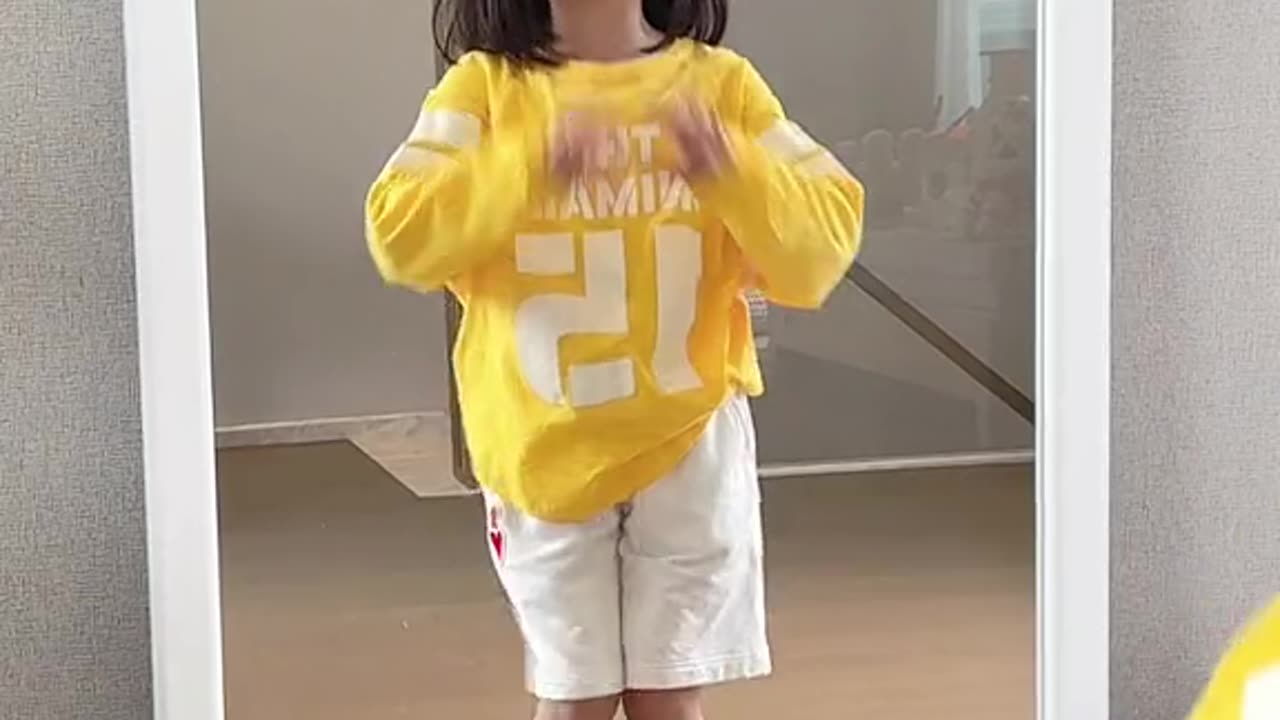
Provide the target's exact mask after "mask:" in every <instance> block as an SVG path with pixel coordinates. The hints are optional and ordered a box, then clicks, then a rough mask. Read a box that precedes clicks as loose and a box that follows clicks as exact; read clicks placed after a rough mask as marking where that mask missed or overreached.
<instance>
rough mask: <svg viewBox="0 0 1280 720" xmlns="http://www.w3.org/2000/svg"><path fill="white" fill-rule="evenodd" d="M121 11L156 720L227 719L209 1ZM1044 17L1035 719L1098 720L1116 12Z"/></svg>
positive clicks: (159, 0)
mask: <svg viewBox="0 0 1280 720" xmlns="http://www.w3.org/2000/svg"><path fill="white" fill-rule="evenodd" d="M943 1H944V2H945V1H946V0H943ZM123 2H124V24H125V28H124V31H125V40H126V43H125V44H126V56H127V73H128V95H129V128H130V140H131V149H132V158H133V171H132V179H133V213H134V214H133V221H134V234H135V252H136V272H137V293H138V295H137V298H138V336H139V341H138V342H139V348H140V356H141V359H140V365H141V374H142V418H143V434H144V443H145V467H146V488H147V492H146V502H147V530H148V548H149V569H150V599H151V630H152V634H151V637H152V659H153V673H154V692H155V717H156V718H157V719H158V720H223V718H224V709H223V678H222V653H221V647H222V642H221V634H222V628H221V609H220V588H219V580H218V537H217V505H216V493H215V488H214V460H213V459H214V455H213V442H214V440H213V414H212V405H213V403H212V394H211V368H210V365H211V363H210V340H209V314H208V312H209V311H208V296H207V288H208V278H207V271H206V263H205V224H204V190H203V186H204V183H203V166H202V160H201V147H202V142H201V130H200V94H199V72H198V67H197V52H196V13H195V5H194V2H195V0H123ZM1040 4H1041V7H1040V20H1041V22H1040V27H1041V28H1042V31H1041V42H1040V51H1039V52H1040V60H1041V63H1040V98H1041V99H1040V113H1039V117H1040V118H1041V130H1040V133H1039V151H1040V158H1041V162H1040V163H1039V167H1040V183H1039V185H1040V187H1039V197H1040V253H1039V254H1040V263H1039V271H1038V280H1039V283H1038V290H1037V292H1038V303H1037V304H1038V310H1039V314H1038V318H1039V331H1038V343H1037V345H1038V347H1037V357H1038V361H1037V362H1038V365H1037V367H1038V380H1037V391H1038V392H1037V400H1038V402H1037V406H1038V413H1039V417H1038V423H1037V427H1038V430H1037V449H1038V452H1039V463H1038V473H1037V484H1038V492H1037V498H1038V502H1037V505H1038V508H1039V510H1038V515H1039V517H1038V520H1039V522H1038V560H1039V583H1038V601H1039V612H1038V619H1039V620H1038V624H1037V626H1038V627H1037V629H1038V643H1037V644H1038V653H1037V656H1038V661H1039V668H1038V673H1037V677H1038V683H1037V684H1038V691H1039V693H1038V695H1039V702H1038V705H1039V713H1038V717H1039V718H1040V720H1077V719H1078V718H1097V719H1102V718H1106V717H1107V715H1108V616H1109V605H1108V603H1109V599H1108V595H1109V594H1108V576H1109V572H1108V569H1109V558H1108V550H1109V524H1108V514H1109V506H1108V503H1109V497H1108V488H1109V478H1108V451H1109V442H1110V431H1109V424H1108V420H1109V411H1110V374H1109V366H1110V342H1109V332H1108V328H1109V327H1110V297H1111V286H1110V282H1111V280H1110V256H1111V162H1110V159H1111V12H1112V9H1111V0H1040Z"/></svg>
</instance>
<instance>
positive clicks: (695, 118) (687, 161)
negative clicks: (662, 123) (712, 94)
mask: <svg viewBox="0 0 1280 720" xmlns="http://www.w3.org/2000/svg"><path fill="white" fill-rule="evenodd" d="M666 126H667V128H666V129H667V132H668V133H669V134H670V135H671V137H672V138H673V139H674V140H675V144H676V151H677V153H678V156H679V163H680V170H681V172H682V173H683V174H684V176H685V177H686V178H688V179H689V180H690V181H691V182H703V181H706V180H714V179H716V178H718V177H720V176H721V175H723V174H725V173H726V172H728V171H729V170H730V167H731V165H732V164H733V154H732V153H731V152H730V151H729V139H728V137H727V136H726V135H725V132H724V126H723V125H721V123H720V118H718V117H716V116H715V115H714V114H713V113H711V112H710V111H708V110H707V108H706V107H705V106H703V105H701V104H698V103H696V102H689V101H686V102H682V103H680V104H679V105H677V106H676V107H675V109H674V110H673V111H672V112H671V114H670V115H669V116H668V117H667V121H666Z"/></svg>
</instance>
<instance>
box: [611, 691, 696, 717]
mask: <svg viewBox="0 0 1280 720" xmlns="http://www.w3.org/2000/svg"><path fill="white" fill-rule="evenodd" d="M622 706H623V707H624V708H625V709H626V713H627V720H703V718H702V690H700V689H698V688H691V689H687V690H632V691H628V692H627V694H626V695H623V696H622Z"/></svg>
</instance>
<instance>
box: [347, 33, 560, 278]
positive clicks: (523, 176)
mask: <svg viewBox="0 0 1280 720" xmlns="http://www.w3.org/2000/svg"><path fill="white" fill-rule="evenodd" d="M485 63H486V60H485V59H483V58H481V57H478V56H471V57H468V58H463V60H462V61H460V62H459V63H458V64H457V65H456V66H455V67H454V68H452V69H451V70H450V71H449V72H448V73H447V74H446V75H445V77H444V79H443V80H442V81H441V83H440V85H439V86H438V87H437V88H436V89H435V90H433V91H432V92H431V94H430V95H428V97H427V99H426V102H425V103H424V104H423V108H422V113H421V115H419V117H418V122H417V124H416V125H415V126H414V129H413V132H412V133H411V134H410V136H409V138H408V140H406V141H405V142H404V144H403V145H401V146H400V147H399V149H397V150H396V151H395V153H394V154H393V155H392V156H391V160H390V161H388V163H387V165H386V167H385V168H383V170H382V172H381V174H379V176H378V179H377V180H376V181H375V182H374V183H373V187H372V188H371V189H370V190H369V195H368V200H367V202H366V204H365V222H366V228H367V230H366V235H367V240H368V244H369V251H370V253H371V254H372V255H373V260H374V263H375V264H376V265H377V267H378V270H379V272H381V274H382V276H383V278H385V279H386V280H387V281H388V282H391V283H395V284H397V285H405V286H408V287H412V288H415V289H419V290H436V289H439V288H441V287H443V286H444V285H445V284H446V283H450V282H455V281H457V279H458V278H459V276H461V275H464V274H465V273H467V272H468V271H470V270H472V269H474V268H475V267H477V266H478V265H480V264H482V263H484V262H485V261H487V260H489V259H490V258H491V257H493V256H494V255H495V254H496V253H497V252H498V251H499V250H500V249H501V248H502V247H503V245H504V244H506V243H509V242H511V239H512V233H513V232H514V229H515V227H516V225H517V224H518V223H519V221H520V220H521V219H522V217H523V216H524V214H525V212H526V211H527V209H528V208H529V207H530V206H531V202H530V199H529V198H530V194H531V188H532V182H531V179H532V178H533V177H535V174H536V173H539V172H541V166H542V164H543V160H542V158H543V151H542V148H541V146H539V145H538V143H537V142H536V140H532V138H533V137H534V134H532V133H531V134H528V135H527V136H526V135H525V134H522V133H519V132H517V131H508V132H506V133H495V132H494V131H493V128H492V125H491V123H490V122H489V117H488V115H489V113H488V105H489V102H488V83H489V77H488V75H489V74H488V72H487V69H486V67H485Z"/></svg>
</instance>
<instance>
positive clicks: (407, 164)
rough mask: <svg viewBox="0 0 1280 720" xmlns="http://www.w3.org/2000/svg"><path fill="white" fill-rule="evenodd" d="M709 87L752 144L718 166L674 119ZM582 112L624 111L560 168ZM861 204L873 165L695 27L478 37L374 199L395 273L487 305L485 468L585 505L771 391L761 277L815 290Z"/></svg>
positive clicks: (481, 320)
mask: <svg viewBox="0 0 1280 720" xmlns="http://www.w3.org/2000/svg"><path fill="white" fill-rule="evenodd" d="M688 99H692V100H695V101H697V102H701V103H702V104H703V105H704V106H706V107H707V108H709V109H710V110H712V111H713V112H714V113H715V114H716V115H717V116H718V117H719V118H720V120H721V121H722V123H723V124H724V127H725V131H726V135H727V136H728V141H729V145H730V149H731V151H732V154H733V156H734V163H733V169H732V170H731V171H730V172H728V173H727V174H725V175H724V176H723V177H719V178H717V179H715V180H711V181H708V182H706V183H702V184H696V185H691V184H690V183H689V182H687V181H686V180H685V179H684V178H683V177H681V176H680V174H679V173H678V172H676V170H675V168H676V167H677V162H676V149H675V147H674V145H673V141H672V140H671V139H670V138H668V137H667V135H666V133H665V131H664V123H663V120H664V118H665V117H666V113H667V110H668V109H669V107H670V106H671V105H670V104H671V103H673V102H676V101H683V100H688ZM571 112H583V113H590V114H591V115H592V116H593V117H594V118H595V119H596V120H597V121H598V122H599V121H603V123H604V125H605V127H606V128H607V138H608V142H607V147H605V148H603V150H604V151H603V152H601V153H599V157H597V158H595V161H596V162H595V165H594V166H593V167H594V169H595V172H593V173H591V175H590V177H589V179H582V180H577V181H574V182H573V183H571V184H570V185H569V186H568V187H558V186H557V185H556V184H555V183H552V182H551V181H550V180H549V179H548V178H549V175H548V167H547V166H548V161H547V154H548V145H549V137H550V135H551V131H552V129H553V127H554V126H555V124H556V122H557V121H558V120H559V119H560V118H562V117H563V116H564V115H565V114H567V113H571ZM862 212H863V191H862V187H861V186H860V185H859V184H858V182H857V181H856V180H854V179H853V177H852V176H850V175H849V173H848V172H846V171H845V169H844V168H843V167H841V166H840V164H839V162H838V161H836V160H835V159H834V157H833V156H832V155H831V154H830V153H828V152H827V151H826V150H824V149H823V148H822V147H820V146H819V145H818V144H816V143H815V142H814V141H813V140H811V139H810V138H809V136H808V135H806V134H805V133H804V132H803V131H802V130H801V129H800V128H799V127H798V126H796V125H794V124H792V123H790V122H788V121H787V120H786V118H785V117H784V115H783V111H782V107H781V105H780V104H779V102H778V101H777V99H776V98H775V97H774V95H773V94H772V92H770V90H769V89H768V87H767V86H766V85H765V83H764V81H763V80H762V79H761V78H760V76H759V75H758V74H757V73H756V72H755V70H754V69H753V68H752V67H751V66H750V65H749V63H748V62H747V61H746V60H744V59H743V58H741V57H739V56H737V55H735V54H733V53H732V52H730V51H727V50H722V49H713V48H709V47H706V46H704V45H701V44H698V43H694V42H691V41H684V42H679V43H676V44H675V45H673V46H671V47H669V48H667V49H666V50H664V51H661V52H659V53H655V54H653V55H651V56H648V57H645V58H642V59H639V60H635V61H631V62H624V63H617V64H594V63H579V62H571V63H568V64H565V65H562V66H560V67H556V68H542V67H529V68H525V67H518V66H516V65H513V64H512V63H509V62H507V61H505V60H503V59H501V58H498V57H495V56H492V55H488V54H481V53H472V54H470V55H468V56H466V57H464V58H463V59H462V60H461V61H460V62H459V63H458V64H457V65H456V66H454V67H453V68H452V69H451V70H450V71H449V73H448V74H447V75H446V76H445V78H444V79H443V80H442V81H441V83H440V85H439V86H438V87H437V88H436V89H435V90H434V91H432V92H431V93H430V94H429V95H428V96H427V99H426V102H425V103H424V105H423V108H422V112H421V114H420V116H419V118H418V121H417V125H416V126H415V127H414V129H413V132H412V134H411V135H410V137H409V139H408V140H407V141H406V142H405V144H404V145H402V146H401V147H400V149H399V150H397V151H396V153H395V155H394V156H393V157H392V158H391V161H390V162H389V163H388V164H387V166H386V168H385V169H384V170H383V171H382V173H381V175H380V176H379V177H378V179H377V181H376V182H375V183H374V185H373V188H372V190H371V191H370V193H369V197H368V204H367V218H366V219H367V224H368V242H369V248H370V251H371V253H372V255H373V258H374V260H375V262H376V264H377V266H378V268H379V270H380V271H381V273H382V275H383V277H385V278H386V279H387V280H388V281H389V282H392V283H396V284H400V285H405V286H409V287H412V288H416V289H419V290H435V289H439V288H441V287H448V288H449V289H450V290H452V291H453V292H454V293H455V294H456V295H457V296H458V298H459V299H460V300H461V302H462V303H463V305H464V307H465V308H466V310H465V313H464V317H463V321H462V325H461V329H460V333H459V337H458V342H457V346H456V347H455V348H454V361H455V368H456V371H457V379H458V385H459V395H460V400H461V405H462V415H463V421H464V427H465V430H466V434H467V437H468V440H469V445H470V450H471V454H472V460H473V465H474V468H475V471H476V475H477V477H478V479H479V481H480V482H481V483H482V484H483V485H484V486H485V487H486V488H488V489H489V490H491V491H492V492H494V493H495V494H497V495H498V496H500V497H501V498H503V499H504V500H505V501H507V502H508V503H511V504H512V505H515V506H516V507H518V508H520V509H521V510H523V511H525V512H526V513H528V514H530V515H533V516H535V517H539V518H542V519H544V520H549V521H564V522H573V521H581V520H585V519H588V518H590V517H592V516H594V515H596V514H597V513H599V512H601V511H603V510H605V509H607V508H609V507H612V506H614V505H616V504H618V503H620V502H624V501H625V500H627V499H628V498H630V497H632V496H633V495H634V494H635V493H636V492H638V491H639V490H641V489H643V488H644V487H646V486H647V485H649V484H650V483H652V482H654V481H656V480H657V479H659V478H661V477H662V476H664V475H665V474H667V473H668V472H669V471H670V470H672V469H673V468H674V467H675V466H676V465H677V464H678V463H679V461H680V460H681V458H683V456H684V455H685V454H686V453H687V452H688V451H689V450H690V448H691V447H692V446H693V445H694V444H695V443H696V441H697V440H698V438H699V437H700V436H701V434H702V432H703V429H704V427H705V426H706V424H707V421H708V419H709V418H710V417H711V415H712V413H713V412H714V411H715V410H716V409H717V408H718V407H719V406H720V405H721V404H722V403H723V402H724V401H725V400H726V399H727V398H729V397H730V396H732V395H734V394H735V393H743V392H745V393H748V394H752V395H756V394H759V393H760V392H761V391H762V389H763V388H762V382H761V377H760V371H759V369H758V366H757V362H756V357H755V349H754V347H753V344H752V338H751V327H750V319H749V314H748V313H749V311H748V307H747V303H746V300H745V299H744V297H743V292H744V289H745V286H746V285H747V284H748V282H755V283H758V284H759V286H760V287H761V288H762V289H763V290H764V291H765V292H766V294H767V295H768V297H769V298H770V299H771V300H773V301H774V302H777V303H780V304H783V305H789V306H795V307H804V308H813V307H817V306H818V305H820V304H821V303H822V302H823V300H824V299H825V298H826V296H827V295H828V294H829V293H830V291H831V290H832V289H833V288H834V286H835V285H836V283H837V282H838V281H839V279H840V278H841V276H842V275H843V274H844V273H845V271H846V270H847V269H848V267H849V265H850V263H851V262H852V261H853V257H854V253H855V252H856V250H857V248H858V245H859V242H860V239H861V227H862ZM750 268H754V269H755V272H754V273H752V272H751V271H750ZM748 278H750V280H748ZM423 331H424V332H426V329H425V327H424V330H423Z"/></svg>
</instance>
